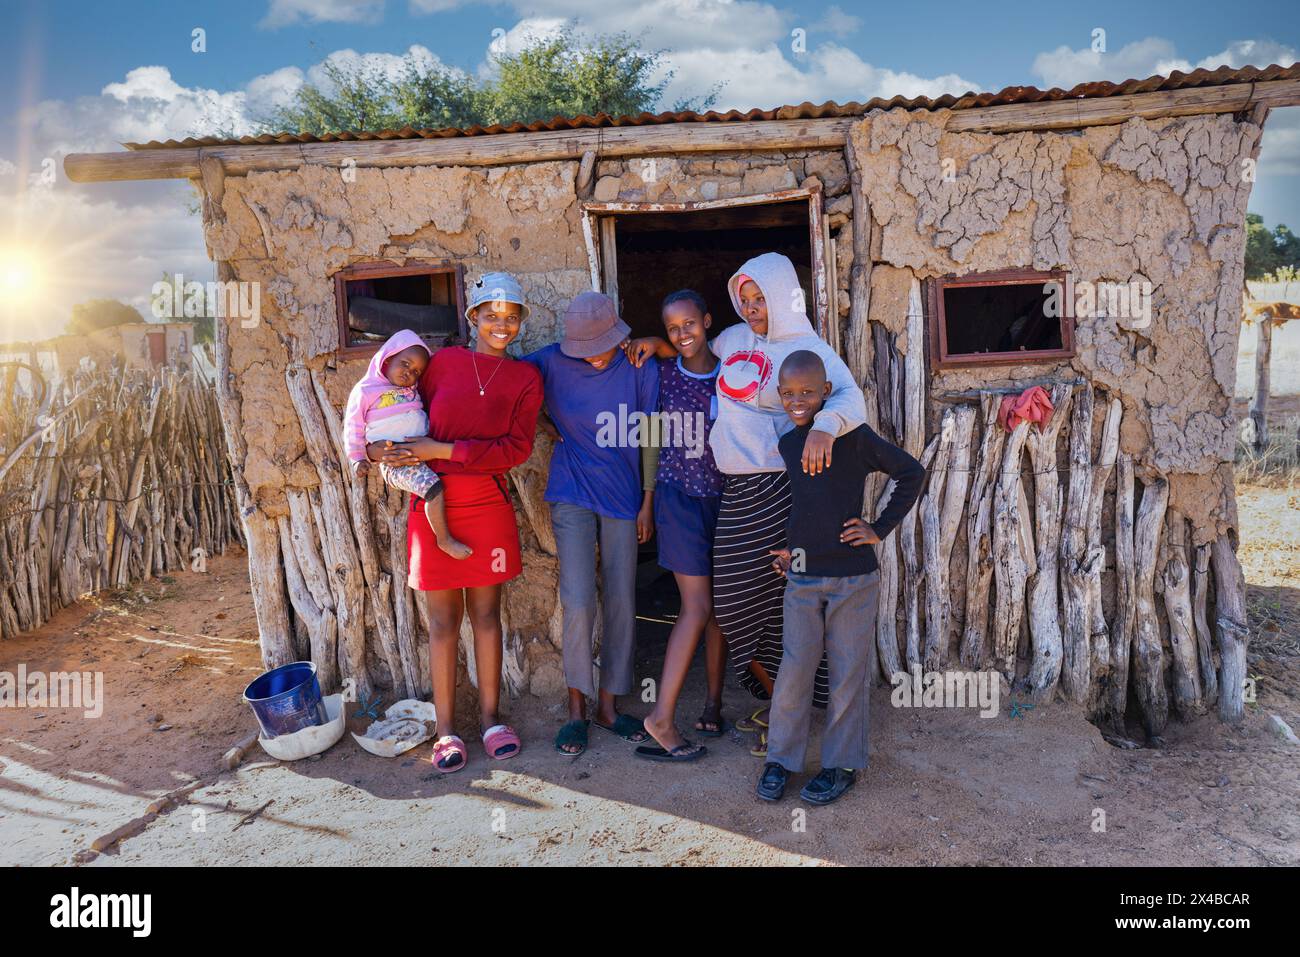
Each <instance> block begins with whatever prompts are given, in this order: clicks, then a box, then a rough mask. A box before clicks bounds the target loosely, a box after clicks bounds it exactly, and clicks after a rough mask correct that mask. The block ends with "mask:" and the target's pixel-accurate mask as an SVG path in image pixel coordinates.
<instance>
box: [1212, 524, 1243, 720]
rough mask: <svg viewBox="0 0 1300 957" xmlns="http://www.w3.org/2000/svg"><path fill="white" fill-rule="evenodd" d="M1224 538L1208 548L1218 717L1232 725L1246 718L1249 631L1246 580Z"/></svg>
mask: <svg viewBox="0 0 1300 957" xmlns="http://www.w3.org/2000/svg"><path fill="white" fill-rule="evenodd" d="M1229 534H1231V532H1229V533H1227V534H1223V535H1220V536H1219V537H1218V538H1216V539H1215V540H1214V542H1213V544H1212V545H1211V547H1210V557H1211V559H1212V562H1213V566H1214V606H1215V621H1214V623H1215V634H1216V637H1217V638H1218V641H1219V657H1220V659H1221V660H1222V663H1223V664H1222V667H1223V671H1222V673H1221V674H1220V676H1219V717H1220V718H1221V719H1222V720H1224V721H1226V722H1229V723H1231V724H1235V723H1236V722H1238V721H1240V720H1241V719H1242V716H1243V715H1244V714H1245V707H1246V705H1245V689H1246V644H1247V642H1248V641H1249V640H1250V628H1249V626H1248V625H1247V618H1246V578H1245V576H1244V575H1243V574H1242V572H1241V562H1239V561H1238V560H1237V550H1236V548H1235V547H1233V544H1232V541H1231V539H1229V537H1228V535H1229Z"/></svg>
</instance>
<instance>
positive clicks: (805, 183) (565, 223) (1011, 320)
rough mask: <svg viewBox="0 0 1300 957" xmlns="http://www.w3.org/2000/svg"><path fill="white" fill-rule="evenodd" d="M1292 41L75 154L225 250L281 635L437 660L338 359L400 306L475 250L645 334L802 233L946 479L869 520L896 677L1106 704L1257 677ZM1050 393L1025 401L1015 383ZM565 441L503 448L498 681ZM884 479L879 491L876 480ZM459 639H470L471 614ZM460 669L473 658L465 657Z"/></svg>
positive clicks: (245, 437) (884, 421)
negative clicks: (1263, 227) (168, 201)
mask: <svg viewBox="0 0 1300 957" xmlns="http://www.w3.org/2000/svg"><path fill="white" fill-rule="evenodd" d="M1297 103H1300V65H1295V66H1291V67H1285V68H1283V67H1277V66H1271V67H1268V68H1265V69H1255V68H1245V69H1240V70H1230V69H1227V68H1223V69H1220V70H1217V71H1214V72H1207V71H1204V70H1198V71H1196V72H1194V73H1191V74H1181V73H1174V74H1172V75H1171V76H1169V77H1159V76H1157V77H1151V78H1149V79H1146V80H1140V81H1139V80H1131V81H1127V82H1125V83H1122V84H1112V83H1090V84H1084V85H1081V86H1079V87H1076V88H1074V89H1072V90H1069V91H1062V90H1049V91H1040V90H1036V89H1033V88H1025V87H1013V88H1008V89H1006V90H1003V91H1002V92H1000V93H996V94H991V93H982V94H967V95H965V96H961V97H953V96H944V97H941V98H939V99H936V100H932V99H927V98H924V97H920V98H914V99H905V98H902V97H895V98H893V99H890V100H880V99H876V100H872V101H871V102H868V103H848V104H843V105H837V104H833V103H827V104H823V105H821V106H813V105H812V104H808V103H805V104H802V105H800V106H786V107H781V108H779V109H776V110H769V111H759V110H754V111H751V112H749V113H743V114H742V113H737V112H732V113H727V114H716V113H709V114H703V115H699V114H695V113H683V114H660V115H657V116H651V115H648V114H647V115H641V116H635V117H617V118H611V117H608V116H603V115H602V116H596V117H587V116H581V117H575V118H570V119H560V118H557V119H555V120H553V121H550V122H547V123H539V124H533V125H530V126H521V125H515V126H510V127H493V128H489V129H483V128H474V129H469V130H436V131H417V130H409V129H407V130H399V131H390V132H384V133H362V134H340V135H333V136H325V137H313V136H307V135H301V136H295V135H282V136H263V137H257V138H249V139H243V140H238V141H219V140H187V141H185V142H167V143H148V144H129V145H128V150H127V151H126V152H119V153H111V154H97V155H77V156H69V157H68V158H67V160H66V162H65V168H66V170H67V173H68V175H69V176H70V177H71V178H72V179H74V180H79V181H90V180H114V179H150V178H189V179H191V180H193V181H195V182H196V183H197V184H198V185H199V187H200V188H201V190H202V192H203V196H204V200H203V215H204V229H205V236H206V240H207V244H208V247H209V250H210V253H211V256H212V258H213V259H214V260H215V261H216V262H217V264H218V273H219V278H220V279H222V280H223V281H229V280H232V279H233V280H238V281H241V282H243V281H247V282H257V283H260V284H261V288H262V290H263V296H262V317H261V321H260V322H258V323H257V324H255V325H253V326H252V327H251V328H248V327H246V326H247V325H248V324H247V323H243V324H241V323H235V322H229V323H219V324H218V325H219V332H218V343H217V350H218V357H219V364H220V369H221V372H220V375H219V386H218V388H219V391H220V396H221V407H222V412H223V417H224V421H225V426H226V433H227V439H228V445H229V451H230V456H231V459H232V462H233V467H234V471H235V474H236V476H237V481H238V488H239V496H240V502H241V509H242V514H243V521H244V524H245V528H246V531H247V538H248V541H249V543H250V553H249V564H250V572H251V575H252V582H253V588H254V594H255V598H256V603H257V612H258V620H259V623H260V626H261V632H262V642H263V649H264V656H265V658H266V660H267V662H268V663H280V662H283V661H287V660H290V659H292V658H299V657H303V656H305V655H308V654H310V655H311V656H312V657H313V658H314V659H315V660H316V661H317V662H318V663H319V664H320V665H321V667H322V670H323V674H324V677H325V680H326V683H327V684H334V683H337V682H338V681H339V680H340V678H341V677H345V676H346V677H353V678H355V679H356V680H357V682H358V685H359V687H361V688H362V689H366V690H368V689H369V688H371V687H372V686H381V685H382V686H386V685H395V686H397V687H398V688H399V689H400V690H402V691H403V692H413V691H414V692H418V691H421V690H423V689H425V688H427V679H426V676H425V672H426V669H427V663H426V661H425V651H424V646H425V639H424V631H423V628H422V626H421V625H420V621H419V619H420V608H419V605H418V603H417V602H415V601H413V597H414V596H413V595H412V594H411V593H410V592H409V591H408V590H407V589H406V587H405V586H404V574H405V561H406V544H405V527H404V522H405V511H404V510H403V503H402V502H401V501H399V500H398V497H397V495H396V494H395V493H392V492H390V491H388V490H386V489H384V488H383V487H382V485H381V484H380V482H379V481H378V479H376V478H372V479H371V480H370V484H369V485H368V486H366V487H362V486H358V485H352V484H350V479H349V476H348V473H347V472H346V471H342V470H340V468H339V460H340V454H339V448H338V433H339V429H338V424H339V415H340V409H341V407H342V404H343V402H344V400H345V398H346V395H347V393H348V390H349V388H350V387H351V385H352V384H353V382H354V381H355V380H356V379H357V378H358V376H359V375H360V374H361V372H362V370H363V368H364V366H365V362H366V358H367V356H368V354H369V353H370V352H371V350H373V349H374V347H375V342H376V340H377V339H382V338H383V337H384V336H385V335H386V333H387V331H388V330H389V329H390V327H393V326H394V324H395V323H396V324H400V325H404V326H411V327H414V328H416V329H418V330H419V331H420V332H421V333H422V334H424V335H426V336H427V337H428V338H429V340H430V341H431V342H433V343H435V344H437V343H440V342H443V341H445V339H446V337H448V336H449V335H454V334H462V335H463V334H465V332H466V329H465V328H464V324H463V321H462V320H461V318H460V316H461V303H462V302H463V299H464V289H465V284H466V282H467V281H471V280H473V279H474V278H475V277H477V276H478V275H480V274H482V273H483V272H485V271H488V270H492V269H506V270H509V271H511V272H513V273H515V274H516V275H518V276H519V277H520V279H521V280H522V282H523V283H524V285H525V287H526V290H527V292H528V296H529V300H530V303H531V305H532V309H533V313H532V318H531V319H530V321H529V322H528V324H527V326H526V331H525V333H524V335H523V337H522V341H521V343H520V344H521V345H522V346H523V347H524V348H525V349H531V348H534V347H536V346H538V345H541V344H544V343H546V342H549V341H552V340H554V339H556V338H557V337H558V334H559V327H558V324H559V317H560V315H561V313H562V311H563V308H564V306H565V305H566V303H567V302H568V301H569V299H571V298H572V297H573V296H574V295H576V294H577V293H578V292H580V291H582V290H585V289H590V288H597V289H602V290H604V291H606V292H608V293H610V294H611V295H613V296H615V297H616V299H617V300H618V301H619V302H620V303H621V305H622V309H623V311H624V314H625V316H626V318H627V320H628V322H629V323H630V324H631V326H632V328H633V329H634V331H635V332H637V333H645V332H649V331H652V330H654V329H656V328H658V326H657V317H656V303H657V302H658V301H659V299H660V298H661V297H662V295H663V294H664V293H666V292H668V291H669V290H670V289H671V288H676V287H680V286H686V285H690V286H694V287H696V288H698V289H699V290H700V291H701V292H703V293H704V294H705V296H706V297H707V298H708V299H709V301H710V302H711V303H712V304H713V306H714V313H715V316H717V317H718V318H719V319H721V320H722V322H723V323H724V324H725V323H726V322H729V321H737V320H736V317H734V316H731V315H729V314H730V312H731V310H730V309H729V308H728V307H727V299H726V296H725V294H724V292H723V283H724V282H725V280H726V278H727V277H728V276H729V275H730V273H731V272H732V271H733V270H734V269H735V267H736V266H737V265H738V264H739V263H741V262H742V261H743V260H744V259H745V258H747V257H748V256H750V255H752V254H754V253H756V252H759V251H765V250H778V251H780V252H783V253H785V254H787V255H789V256H790V257H791V258H792V259H793V260H794V261H795V262H796V263H797V264H798V265H799V271H800V275H801V278H802V279H803V282H804V284H805V287H806V288H805V292H806V295H807V301H808V303H809V304H810V307H809V312H810V315H812V316H813V317H814V320H815V323H816V325H817V327H818V329H819V330H820V331H821V333H822V335H824V336H825V337H826V338H827V340H829V342H830V343H831V344H832V345H833V346H834V347H836V348H837V349H839V350H840V351H841V353H842V354H843V355H844V357H845V359H846V361H847V362H848V364H849V366H850V367H851V368H852V369H853V370H854V372H855V374H856V375H857V377H858V379H859V381H860V382H861V385H862V388H863V389H864V391H865V392H866V397H867V405H868V409H869V415H870V419H871V424H872V425H873V426H874V427H875V428H877V430H878V431H880V432H882V433H883V434H884V435H886V436H887V437H889V438H891V439H893V440H895V441H897V442H899V443H900V444H902V445H904V446H905V447H906V448H907V449H909V450H910V451H911V452H912V453H913V454H915V455H916V456H917V457H919V458H923V460H924V461H925V463H926V465H927V467H928V470H929V479H928V486H927V489H926V491H925V493H924V495H923V498H922V500H921V502H920V503H919V505H918V507H917V508H916V509H915V510H914V512H913V514H912V515H911V516H910V517H909V519H908V520H907V521H906V523H905V524H903V525H902V526H901V527H900V528H899V529H898V531H897V532H896V533H895V534H894V535H893V536H891V539H890V540H889V541H887V542H886V543H885V544H884V546H883V547H881V549H880V553H881V558H882V565H883V583H882V602H883V606H882V607H883V611H882V614H881V615H880V624H879V629H878V634H877V635H876V640H877V641H878V643H879V646H880V652H881V654H880V661H881V667H882V671H883V672H884V673H885V674H890V673H892V672H895V671H898V670H903V669H906V668H907V667H908V666H909V665H919V666H922V667H924V668H925V669H926V670H932V669H939V668H991V669H997V670H999V671H1001V672H1002V673H1003V674H1005V675H1006V676H1007V677H1008V678H1009V679H1013V680H1018V681H1020V682H1022V683H1023V685H1025V686H1027V688H1028V689H1029V690H1030V691H1031V692H1032V693H1033V694H1034V695H1036V696H1039V697H1043V696H1048V695H1052V694H1054V693H1055V691H1056V689H1058V688H1059V690H1060V692H1061V693H1062V694H1063V695H1064V697H1065V698H1066V699H1067V700H1069V701H1071V702H1074V703H1075V704H1077V705H1078V706H1080V707H1083V708H1085V709H1087V711H1088V713H1089V715H1090V717H1092V718H1093V719H1094V720H1097V721H1099V722H1102V723H1111V724H1118V723H1119V722H1120V721H1121V720H1122V718H1123V716H1124V715H1125V714H1128V715H1130V716H1134V717H1138V718H1140V719H1141V721H1142V723H1143V724H1144V725H1145V727H1146V729H1147V731H1148V732H1149V733H1158V732H1159V731H1160V729H1161V728H1162V727H1163V726H1164V724H1165V722H1166V721H1167V719H1168V717H1169V716H1170V714H1171V712H1172V713H1174V714H1176V715H1190V714H1194V713H1197V712H1201V711H1204V710H1206V709H1209V708H1211V707H1215V706H1217V708H1218V710H1219V712H1220V714H1222V715H1223V716H1224V717H1225V718H1228V719H1233V718H1236V717H1238V716H1239V715H1240V714H1241V711H1242V707H1243V683H1244V680H1245V677H1246V675H1245V660H1246V659H1245V643H1246V640H1247V628H1246V617H1245V609H1244V583H1243V579H1242V574H1241V569H1240V566H1239V564H1238V562H1237V559H1236V555H1235V549H1236V545H1237V539H1236V534H1237V533H1236V523H1237V518H1236V509H1235V503H1234V497H1233V480H1232V472H1231V467H1230V463H1231V459H1232V453H1233V441H1234V423H1233V421H1232V418H1231V412H1230V403H1231V398H1232V395H1233V387H1234V376H1235V371H1234V369H1235V360H1236V355H1237V336H1238V329H1239V326H1240V323H1241V290H1242V287H1243V283H1242V253H1243V244H1244V239H1245V232H1244V225H1243V223H1244V218H1245V213H1246V203H1247V199H1248V197H1249V194H1250V189H1251V183H1252V180H1253V170H1254V165H1255V162H1256V160H1257V156H1258V150H1259V142H1260V135H1261V131H1262V129H1263V125H1264V122H1265V118H1266V117H1267V115H1268V112H1269V109H1270V108H1271V107H1278V106H1285V105H1293V104H1297ZM1033 385H1041V386H1043V387H1044V388H1045V389H1046V390H1047V392H1048V393H1049V394H1050V396H1051V399H1052V402H1053V403H1054V407H1055V412H1054V414H1053V415H1052V417H1051V419H1050V420H1049V422H1048V424H1047V425H1046V427H1045V428H1043V429H1042V430H1041V431H1040V430H1039V429H1038V428H1037V427H1036V426H1030V425H1028V424H1022V425H1019V426H1017V427H1016V428H1015V429H1014V430H1013V431H1011V432H1010V433H1007V432H1005V431H1003V429H1002V428H1001V427H1000V426H999V425H998V424H997V421H996V414H997V409H998V405H999V403H1000V400H1001V399H1002V398H1003V396H1005V395H1009V394H1015V393H1019V392H1021V391H1022V390H1024V389H1026V388H1028V387H1030V386H1033ZM549 451H550V447H549V444H548V440H547V439H546V438H545V436H544V435H541V434H539V436H538V441H537V444H536V449H535V452H534V454H533V457H532V458H531V460H530V461H529V462H528V463H526V464H525V465H524V466H523V467H521V468H519V469H517V470H515V472H514V473H513V474H512V476H511V482H512V488H513V492H514V494H515V496H516V500H517V508H518V512H519V516H520V527H521V533H522V535H523V537H524V539H525V566H526V572H525V574H524V576H523V577H521V578H520V579H518V580H516V581H515V582H513V583H511V584H510V585H509V586H508V587H507V592H506V602H505V604H506V611H505V614H506V619H507V630H508V636H507V639H506V643H507V654H506V669H505V670H506V679H505V680H506V682H507V684H508V685H509V690H510V692H511V693H514V694H521V693H526V692H531V693H533V694H540V695H555V694H557V693H558V692H560V690H561V688H562V685H563V679H562V677H561V671H560V666H559V652H558V650H557V640H558V639H557V635H558V622H559V616H558V608H557V602H556V574H555V561H556V560H555V558H554V555H555V545H554V539H553V536H552V533H551V529H550V527H549V523H548V515H547V511H546V509H545V507H544V506H543V503H542V500H541V493H542V489H543V486H544V483H545V477H546V469H547V461H548V455H549ZM870 492H871V500H872V501H877V500H878V499H879V498H880V497H881V495H882V493H883V492H884V489H882V488H880V487H879V486H876V487H874V488H872V489H871V490H870ZM465 647H466V653H467V654H472V650H471V649H472V645H470V644H466V646H465ZM473 673H474V672H473V670H472V669H471V670H470V674H471V675H472V674H473Z"/></svg>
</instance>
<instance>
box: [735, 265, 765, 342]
mask: <svg viewBox="0 0 1300 957" xmlns="http://www.w3.org/2000/svg"><path fill="white" fill-rule="evenodd" d="M739 298H740V317H741V318H742V319H744V320H745V321H746V322H747V323H749V328H750V329H752V330H754V334H755V335H758V336H765V335H767V300H766V299H764V298H763V290H761V289H759V288H758V283H756V282H754V280H752V279H746V280H745V281H744V282H742V283H741V284H740V290H739Z"/></svg>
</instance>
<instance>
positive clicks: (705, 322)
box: [664, 299, 713, 359]
mask: <svg viewBox="0 0 1300 957" xmlns="http://www.w3.org/2000/svg"><path fill="white" fill-rule="evenodd" d="M712 324H713V317H712V316H710V315H709V314H708V313H707V312H705V313H701V312H700V307H699V306H697V305H696V304H695V303H693V302H691V301H690V300H689V299H679V300H677V301H676V302H672V303H669V304H668V305H667V306H665V307H664V329H666V330H667V332H668V341H669V342H671V343H672V344H673V348H674V349H676V350H677V352H678V354H680V355H681V357H682V358H683V359H689V358H691V357H692V356H695V355H698V354H699V352H700V350H701V349H705V348H707V347H708V344H709V343H708V338H707V336H706V335H705V333H706V332H707V330H708V328H709V326H711V325H712Z"/></svg>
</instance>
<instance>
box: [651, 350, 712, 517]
mask: <svg viewBox="0 0 1300 957" xmlns="http://www.w3.org/2000/svg"><path fill="white" fill-rule="evenodd" d="M719 368H721V365H720V364H719V365H715V366H714V367H713V371H712V372H710V373H709V374H708V375H697V374H696V373H694V372H689V371H687V370H686V369H684V368H682V358H681V356H678V357H677V358H675V359H660V360H659V412H660V413H661V415H662V416H663V418H662V420H661V423H660V442H661V445H662V448H661V450H660V453H659V471H658V472H657V473H656V475H655V481H656V483H664V484H668V485H672V486H675V487H676V488H678V489H680V490H681V491H683V492H685V493H686V494H687V495H694V496H696V497H699V498H708V497H711V496H714V495H721V494H722V473H721V472H719V471H718V466H717V464H716V463H715V462H714V461H713V450H712V449H711V448H709V432H710V431H711V430H712V429H713V422H714V420H715V419H717V417H718V393H717V383H718V369H719Z"/></svg>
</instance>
